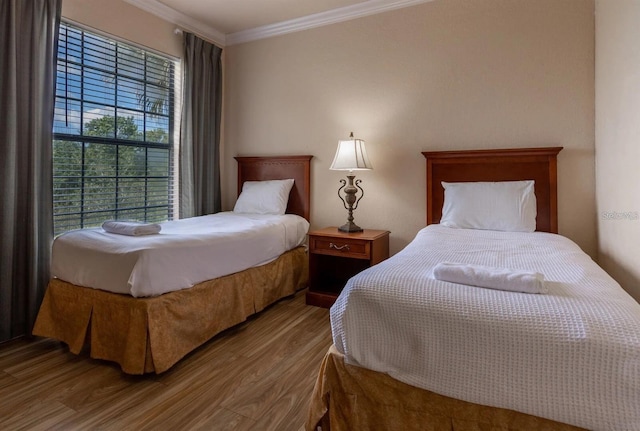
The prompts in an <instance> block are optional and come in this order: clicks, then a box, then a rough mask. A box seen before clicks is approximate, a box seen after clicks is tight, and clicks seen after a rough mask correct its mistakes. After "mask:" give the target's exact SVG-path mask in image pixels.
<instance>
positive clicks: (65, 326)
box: [33, 156, 311, 374]
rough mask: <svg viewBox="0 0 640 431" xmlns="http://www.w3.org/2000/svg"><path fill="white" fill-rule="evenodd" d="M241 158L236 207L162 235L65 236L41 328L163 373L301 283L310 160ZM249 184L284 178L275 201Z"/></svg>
mask: <svg viewBox="0 0 640 431" xmlns="http://www.w3.org/2000/svg"><path fill="white" fill-rule="evenodd" d="M236 160H237V162H238V193H239V195H240V196H239V198H238V204H237V206H236V208H235V209H234V210H235V211H234V212H226V213H218V214H214V215H207V216H202V217H194V218H191V219H184V220H177V221H171V222H166V223H163V224H162V230H161V232H160V233H159V234H157V235H148V236H139V237H133V236H125V235H117V234H113V233H107V232H104V231H103V230H102V229H100V228H97V229H88V230H83V231H74V232H69V233H67V234H64V235H61V236H60V237H58V238H57V239H56V241H55V242H54V247H53V259H52V272H53V275H55V276H56V277H55V278H53V279H52V280H51V281H50V283H49V286H48V288H47V291H46V293H45V297H44V299H43V303H42V305H41V308H40V311H39V313H38V317H37V319H36V322H35V325H34V330H33V334H34V335H38V336H44V337H51V338H55V339H58V340H61V341H63V342H65V343H66V344H68V345H69V350H70V351H71V352H73V353H76V354H78V353H80V351H81V350H82V349H83V348H84V347H85V346H87V347H88V350H89V354H90V356H91V357H92V358H96V359H104V360H109V361H114V362H116V363H118V364H119V365H120V367H121V368H122V370H123V371H124V372H125V373H128V374H143V373H149V372H155V373H161V372H164V371H166V370H168V369H169V368H170V367H171V366H173V365H174V364H175V363H176V362H177V361H179V360H180V359H181V358H182V357H184V356H185V355H186V354H187V353H189V352H190V351H192V350H193V349H195V348H196V347H198V346H200V345H201V344H203V343H204V342H206V341H207V340H209V339H210V338H211V337H213V336H214V335H216V334H217V333H219V332H221V331H222V330H224V329H227V328H229V327H231V326H233V325H235V324H238V323H240V322H242V321H244V320H246V319H247V317H248V316H250V315H252V314H254V313H256V312H259V311H261V310H263V309H264V308H265V307H267V306H268V305H269V304H271V303H273V302H275V301H277V300H278V299H281V298H283V297H286V296H289V295H292V294H293V293H295V292H296V291H297V290H299V289H302V288H304V287H305V286H306V283H307V278H308V262H307V256H306V252H305V249H304V247H303V246H302V244H303V243H304V242H305V238H306V232H307V230H308V227H309V223H308V220H309V212H310V211H309V210H310V197H309V194H310V160H311V156H288V157H236ZM274 180H275V181H274ZM281 180H286V181H281ZM290 180H293V183H292V184H291V181H290ZM283 182H286V183H287V184H288V187H291V189H290V191H289V189H288V187H284V188H283V187H282V184H281V183H283ZM245 184H253V185H259V186H263V185H269V187H272V186H276V187H277V190H274V189H273V188H271V189H268V190H266V192H269V193H271V192H272V191H275V192H276V194H277V195H274V199H269V200H267V198H266V197H265V196H266V194H265V189H264V188H262V189H255V188H254V189H253V191H252V192H251V193H252V194H249V192H250V190H243V186H244V185H245ZM241 191H242V193H243V194H244V195H243V194H241V193H240V192H241ZM274 200H275V201H276V202H275V204H277V205H276V206H280V209H281V211H280V209H278V211H280V212H279V213H278V214H281V213H282V212H285V213H286V214H284V215H273V214H263V213H264V212H273V211H271V210H272V208H270V207H268V206H269V205H272V204H273V201H274ZM240 202H244V206H243V207H242V208H240V205H239V203H240ZM261 205H262V206H261ZM264 205H267V207H265V206H264ZM272 206H273V205H272ZM285 208H286V210H285ZM238 209H242V210H243V211H238ZM265 209H266V210H265ZM254 210H255V211H254Z"/></svg>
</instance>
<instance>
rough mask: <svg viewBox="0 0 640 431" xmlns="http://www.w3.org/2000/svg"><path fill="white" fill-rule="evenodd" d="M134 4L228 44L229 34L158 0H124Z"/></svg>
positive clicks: (220, 42)
mask: <svg viewBox="0 0 640 431" xmlns="http://www.w3.org/2000/svg"><path fill="white" fill-rule="evenodd" d="M124 1H126V2H127V3H130V4H132V5H133V6H135V7H137V8H139V9H142V10H144V11H147V12H149V13H151V14H153V15H156V16H158V17H160V18H162V19H164V20H166V21H169V22H172V23H174V24H175V25H177V26H178V27H180V28H181V29H183V30H186V31H189V32H191V33H194V34H197V35H198V36H200V37H202V38H204V39H207V40H209V41H210V42H213V43H215V44H216V45H218V46H221V47H224V46H225V45H226V44H227V36H226V35H225V34H224V33H222V32H221V31H219V30H217V29H215V28H213V27H211V26H209V25H206V24H204V23H203V22H202V21H198V20H197V19H193V18H191V17H189V16H187V15H185V14H183V13H182V12H179V11H177V10H175V9H173V8H170V7H169V6H166V5H165V4H162V3H160V2H159V1H158V0H124Z"/></svg>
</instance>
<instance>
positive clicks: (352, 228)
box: [338, 221, 363, 232]
mask: <svg viewBox="0 0 640 431" xmlns="http://www.w3.org/2000/svg"><path fill="white" fill-rule="evenodd" d="M338 230H339V231H341V232H362V231H363V229H362V228H361V227H360V226H358V225H357V224H355V223H354V222H352V221H348V222H346V223H345V224H343V225H342V226H340V227H339V228H338Z"/></svg>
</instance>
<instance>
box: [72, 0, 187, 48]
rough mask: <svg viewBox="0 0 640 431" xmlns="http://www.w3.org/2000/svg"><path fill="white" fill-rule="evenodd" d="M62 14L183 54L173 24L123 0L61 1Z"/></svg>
mask: <svg viewBox="0 0 640 431" xmlns="http://www.w3.org/2000/svg"><path fill="white" fill-rule="evenodd" d="M62 16H63V17H64V18H67V19H70V20H72V21H75V22H77V23H79V24H84V25H86V26H89V27H92V28H95V29H97V30H100V31H103V32H105V33H109V34H111V35H114V36H117V37H119V38H121V39H125V40H128V41H131V42H135V43H137V44H139V45H142V46H145V47H147V48H151V49H154V50H156V51H159V52H162V53H165V54H169V55H172V56H174V57H181V56H182V35H176V34H175V33H174V30H175V28H176V25H175V24H171V23H169V22H167V21H165V20H163V19H161V18H158V17H157V16H155V15H152V14H150V13H147V12H145V11H143V10H142V9H138V8H137V7H134V6H132V5H130V4H129V3H126V2H124V1H122V0H64V1H63V2H62Z"/></svg>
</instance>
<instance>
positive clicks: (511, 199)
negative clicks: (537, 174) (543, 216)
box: [440, 181, 537, 232]
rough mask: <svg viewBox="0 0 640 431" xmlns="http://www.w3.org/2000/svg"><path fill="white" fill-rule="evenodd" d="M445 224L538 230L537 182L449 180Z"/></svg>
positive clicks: (444, 214)
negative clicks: (462, 181)
mask: <svg viewBox="0 0 640 431" xmlns="http://www.w3.org/2000/svg"><path fill="white" fill-rule="evenodd" d="M442 187H444V205H443V206H442V218H441V219H440V224H441V225H443V226H448V227H454V228H463V229H486V230H501V231H510V232H533V231H535V230H536V214H537V210H536V195H535V192H534V181H500V182H470V183H447V182H444V181H443V182H442Z"/></svg>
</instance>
